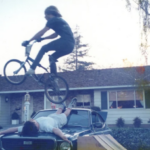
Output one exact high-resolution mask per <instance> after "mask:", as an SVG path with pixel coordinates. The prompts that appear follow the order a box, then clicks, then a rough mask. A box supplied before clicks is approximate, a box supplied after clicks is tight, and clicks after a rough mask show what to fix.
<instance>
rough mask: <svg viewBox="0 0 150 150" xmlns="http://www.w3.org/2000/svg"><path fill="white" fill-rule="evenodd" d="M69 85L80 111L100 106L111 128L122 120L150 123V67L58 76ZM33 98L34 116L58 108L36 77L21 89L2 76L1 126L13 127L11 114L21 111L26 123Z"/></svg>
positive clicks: (0, 94) (0, 93)
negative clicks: (26, 98) (27, 100)
mask: <svg viewBox="0 0 150 150" xmlns="http://www.w3.org/2000/svg"><path fill="white" fill-rule="evenodd" d="M58 75H59V76H62V77H63V78H65V79H66V81H67V82H68V84H69V90H70V91H69V96H68V99H67V101H66V103H69V100H70V99H71V98H72V97H73V96H77V97H78V102H77V107H86V108H88V107H91V106H98V107H100V108H101V110H102V111H107V112H108V118H107V124H115V123H116V120H117V119H118V118H120V117H122V118H123V119H124V120H125V123H126V124H132V123H133V119H134V118H135V117H140V118H141V119H142V122H143V124H148V121H149V119H150V89H149V81H150V66H144V67H128V68H110V69H101V70H85V71H72V72H61V73H58ZM27 92H29V94H30V115H32V113H33V112H37V111H39V110H41V109H49V108H53V107H57V106H55V105H54V104H52V103H50V102H49V101H48V100H47V98H46V96H45V94H44V87H43V86H41V85H39V84H38V83H37V82H36V81H34V80H33V78H32V77H28V78H27V80H26V81H25V82H24V83H22V84H21V85H12V84H10V83H8V82H7V81H6V80H5V78H4V76H0V125H1V126H3V125H9V124H10V123H11V114H12V113H13V112H14V111H17V112H18V114H19V115H20V122H22V121H23V120H24V117H23V115H24V96H25V94H26V93H27Z"/></svg>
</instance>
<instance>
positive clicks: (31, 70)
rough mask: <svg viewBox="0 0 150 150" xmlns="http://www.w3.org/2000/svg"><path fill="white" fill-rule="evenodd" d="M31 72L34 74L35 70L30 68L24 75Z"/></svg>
mask: <svg viewBox="0 0 150 150" xmlns="http://www.w3.org/2000/svg"><path fill="white" fill-rule="evenodd" d="M33 74H35V71H34V70H33V69H32V68H30V69H29V70H28V71H27V72H26V75H30V76H31V75H33Z"/></svg>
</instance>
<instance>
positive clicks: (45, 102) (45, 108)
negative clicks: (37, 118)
mask: <svg viewBox="0 0 150 150" xmlns="http://www.w3.org/2000/svg"><path fill="white" fill-rule="evenodd" d="M46 99H47V98H46V95H45V93H44V110H45V109H46Z"/></svg>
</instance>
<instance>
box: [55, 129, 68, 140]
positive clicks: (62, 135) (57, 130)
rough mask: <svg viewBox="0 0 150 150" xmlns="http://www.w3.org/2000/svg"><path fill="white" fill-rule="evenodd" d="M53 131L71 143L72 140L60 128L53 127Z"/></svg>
mask: <svg viewBox="0 0 150 150" xmlns="http://www.w3.org/2000/svg"><path fill="white" fill-rule="evenodd" d="M53 133H54V134H56V135H58V136H59V137H61V138H62V139H63V140H64V141H67V142H69V143H70V141H69V140H68V139H67V137H66V136H65V135H64V134H63V133H62V131H61V130H60V129H58V128H54V129H53Z"/></svg>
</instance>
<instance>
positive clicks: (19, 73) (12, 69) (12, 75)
mask: <svg viewBox="0 0 150 150" xmlns="http://www.w3.org/2000/svg"><path fill="white" fill-rule="evenodd" d="M25 73H26V68H25V66H24V65H22V62H21V61H19V60H17V59H12V60H9V61H8V62H7V63H6V64H5V66H4V76H5V78H6V80H7V81H8V82H10V83H11V84H15V85H18V84H21V83H22V82H24V81H25V79H26V76H25Z"/></svg>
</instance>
